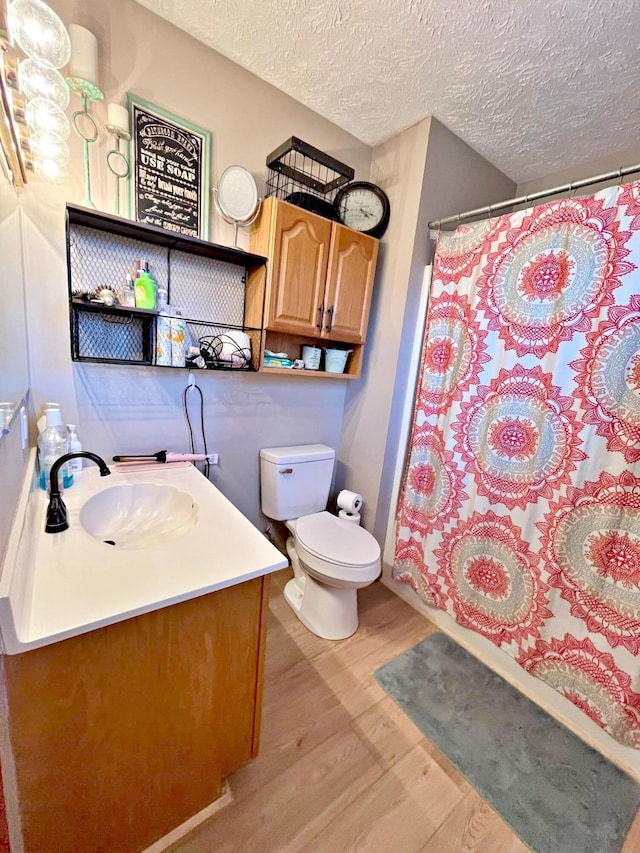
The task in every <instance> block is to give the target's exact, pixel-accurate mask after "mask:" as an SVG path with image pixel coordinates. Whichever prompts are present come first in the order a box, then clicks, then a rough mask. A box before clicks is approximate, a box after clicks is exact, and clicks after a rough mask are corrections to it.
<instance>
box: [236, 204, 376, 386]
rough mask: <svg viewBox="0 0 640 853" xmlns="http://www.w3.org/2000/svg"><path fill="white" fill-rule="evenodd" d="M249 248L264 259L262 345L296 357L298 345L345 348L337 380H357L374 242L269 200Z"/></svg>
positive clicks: (371, 282) (372, 277)
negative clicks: (343, 364) (346, 352)
mask: <svg viewBox="0 0 640 853" xmlns="http://www.w3.org/2000/svg"><path fill="white" fill-rule="evenodd" d="M251 250H252V251H253V252H260V253H262V254H264V255H266V256H267V258H268V269H267V291H266V299H265V308H264V328H265V329H266V334H265V335H264V336H263V339H264V343H263V348H266V349H270V350H272V351H276V352H279V351H285V352H288V353H289V355H290V356H291V357H292V358H297V357H299V355H300V347H301V346H302V345H303V344H315V345H317V346H323V347H327V346H331V345H332V344H334V343H335V344H344V345H350V347H351V348H352V349H353V352H352V354H351V356H350V359H349V361H348V364H347V373H346V374H344V375H346V376H347V377H351V378H356V377H357V376H359V375H360V366H361V361H362V345H363V344H364V343H365V340H366V337H367V325H368V322H369V311H370V308H371V297H372V294H373V285H374V280H375V272H376V262H377V258H378V241H377V240H375V239H374V238H373V237H368V236H367V235H366V234H361V233H360V232H358V231H353V230H352V229H351V228H347V227H345V226H344V225H340V224H339V223H337V222H331V221H330V220H328V219H324V218H323V217H321V216H317V215H316V214H314V213H309V212H308V211H306V210H303V209H301V208H299V207H296V206H294V205H292V204H288V203H287V202H284V201H280V200H279V199H276V198H273V197H272V198H268V199H266V200H265V202H264V205H263V209H262V213H261V215H260V218H259V220H258V222H257V223H256V225H255V226H254V227H253V230H252V235H251ZM351 345H352V346H351ZM265 370H269V371H271V370H278V369H277V368H265ZM278 372H290V371H279V370H278ZM305 375H316V376H317V375H322V376H338V377H342V376H343V374H332V373H324V372H320V373H319V372H318V371H306V373H305Z"/></svg>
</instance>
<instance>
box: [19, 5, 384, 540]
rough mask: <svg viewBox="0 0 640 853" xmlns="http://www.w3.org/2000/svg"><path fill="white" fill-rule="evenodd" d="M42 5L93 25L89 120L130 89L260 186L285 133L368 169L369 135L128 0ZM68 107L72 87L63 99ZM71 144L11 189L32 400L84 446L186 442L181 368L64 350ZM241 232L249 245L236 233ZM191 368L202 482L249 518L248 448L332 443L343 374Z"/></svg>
mask: <svg viewBox="0 0 640 853" xmlns="http://www.w3.org/2000/svg"><path fill="white" fill-rule="evenodd" d="M50 5H51V6H52V7H53V8H54V9H55V10H56V11H57V12H58V14H59V15H60V16H61V17H62V19H63V20H64V21H65V23H66V24H69V23H80V24H82V25H83V26H86V27H88V28H89V29H91V30H92V31H93V32H95V34H96V35H97V37H98V40H99V45H100V83H101V86H102V89H103V91H104V94H105V101H104V103H99V104H97V105H94V106H93V107H92V109H93V110H94V113H95V115H96V117H97V118H98V120H99V122H103V121H104V120H105V119H106V105H107V104H108V103H109V102H114V101H116V102H120V103H122V102H124V96H125V93H126V92H127V91H132V92H135V93H136V94H138V95H140V96H142V97H144V98H146V99H148V100H149V101H151V102H152V103H155V104H158V105H160V106H162V107H165V108H166V109H168V110H170V111H171V112H174V113H176V114H177V115H180V116H183V117H185V118H188V119H190V120H192V121H194V122H196V123H197V124H199V125H201V126H202V127H205V128H207V129H209V130H211V132H212V135H213V140H212V142H213V156H212V179H213V180H214V181H215V178H216V177H217V175H218V174H220V172H221V171H222V170H223V169H224V168H226V166H228V165H229V164H231V163H240V164H242V165H244V166H245V167H246V168H248V169H249V170H250V171H251V172H252V173H254V174H255V175H256V177H257V178H258V181H259V183H260V184H261V185H262V186H264V179H265V178H266V172H267V170H266V166H265V160H266V157H267V155H268V154H269V153H270V151H272V150H273V149H274V148H276V147H277V146H278V145H279V144H281V143H282V142H284V141H285V140H286V139H287V138H288V137H289V136H292V135H295V136H299V137H301V138H302V139H304V140H305V141H308V142H310V143H311V144H313V145H315V146H316V147H318V148H320V149H322V150H325V151H327V152H328V153H330V154H332V155H333V156H335V157H337V158H339V159H341V160H344V161H345V162H347V163H349V164H350V165H351V166H353V167H354V168H355V170H356V175H357V176H359V177H367V176H368V173H369V165H370V158H371V149H370V148H369V147H368V146H366V145H364V144H363V143H361V142H359V141H358V140H356V139H355V138H354V137H352V136H350V135H349V134H348V133H346V132H344V131H343V130H341V129H340V128H338V127H336V126H335V125H333V124H331V123H330V122H328V121H326V120H325V119H323V118H322V117H321V116H319V115H317V114H316V113H314V112H312V111H311V110H309V109H308V108H306V107H304V106H302V105H301V104H299V103H297V102H296V101H294V100H293V99H291V98H289V97H288V96H287V95H284V94H283V93H281V92H279V91H278V90H276V89H274V88H273V87H272V86H270V85H268V84H266V83H264V82H262V81H261V80H259V79H258V78H257V77H255V76H254V75H252V74H250V73H249V72H247V71H245V70H243V69H242V68H240V67H239V66H237V65H235V64H234V63H233V62H230V61H229V60H227V59H225V58H224V57H222V56H220V55H219V54H217V53H215V52H214V51H212V50H211V49H210V48H208V47H206V46H204V45H203V44H201V43H200V42H198V41H197V40H195V39H193V38H192V37H190V36H188V35H186V34H185V33H183V32H182V31H180V30H178V29H177V28H175V27H173V26H172V25H171V24H168V23H167V22H166V21H164V20H162V19H160V18H158V17H157V16H155V15H154V14H152V13H151V12H149V11H147V10H146V9H143V8H142V7H141V6H138V4H137V3H135V2H133V0H112V2H110V3H96V2H76V0H50ZM72 98H73V96H72ZM77 107H78V100H77V98H76V100H75V103H72V105H71V107H70V109H69V112H71V109H77ZM111 141H112V138H111V137H108V136H107V134H106V133H104V132H103V133H102V134H101V139H100V142H99V144H97V145H94V146H92V149H91V169H92V194H93V198H94V201H95V202H96V204H97V206H98V207H99V208H100V209H105V210H107V211H109V212H112V198H113V185H112V179H111V176H110V174H109V173H108V171H107V169H106V166H105V162H104V155H105V153H106V150H108V149H107V142H111ZM71 147H72V163H71V173H70V182H69V183H68V184H66V185H63V186H61V187H47V186H45V185H43V184H41V183H36V182H32V183H31V184H30V185H29V187H28V189H27V191H25V192H23V193H22V194H21V205H22V208H23V211H24V214H25V247H26V257H27V260H26V278H27V294H28V313H29V340H30V353H31V367H32V369H31V387H32V395H33V400H34V404H35V406H36V410H37V409H38V407H39V406H40V405H41V404H42V403H43V402H45V401H47V400H57V401H59V402H60V403H61V404H62V406H63V413H64V416H65V417H66V418H67V420H70V421H73V422H75V423H78V425H79V433H80V437H81V439H82V441H83V444H84V447H85V448H86V449H91V450H93V451H95V452H97V453H99V454H102V455H104V456H105V457H108V456H111V455H112V454H113V453H116V452H118V451H119V452H123V451H129V452H139V453H141V452H152V451H155V450H160V449H164V448H168V449H171V450H179V451H180V450H187V449H188V434H187V429H186V425H185V422H184V419H183V415H182V391H183V388H184V387H185V385H186V380H187V373H186V372H185V371H167V370H154V369H153V368H136V367H126V366H120V365H117V366H115V365H79V364H73V363H72V362H71V358H70V345H69V321H68V308H67V273H66V255H65V238H64V209H65V203H66V201H67V199H69V200H71V201H74V202H76V203H77V202H81V200H82V198H83V195H84V193H83V179H82V178H83V173H82V150H81V146H80V143H79V140H78V139H76V138H74V137H72V139H71ZM211 220H212V221H211V234H210V237H211V239H213V240H214V241H217V242H220V243H223V244H226V245H231V243H232V239H233V238H232V228H231V226H228V225H226V224H225V223H223V222H221V221H220V220H219V219H217V218H216V217H215V215H214V214H213V212H212V216H211ZM240 242H241V245H243V246H245V247H246V246H248V235H247V234H246V233H245V234H241V237H240ZM126 272H127V270H123V277H124V275H125V274H126ZM96 284H98V282H96ZM197 380H198V382H199V383H200V385H201V387H202V390H203V393H204V395H205V403H206V427H207V437H208V440H209V446H210V449H211V451H215V452H218V453H219V454H220V466H219V468H217V469H215V470H214V475H213V479H214V482H216V484H217V485H218V486H219V487H220V489H221V490H222V491H223V492H224V493H225V494H226V495H227V496H228V497H229V498H230V499H231V500H232V501H233V502H234V503H235V504H236V505H237V506H238V507H239V508H240V509H241V510H242V511H243V512H244V513H245V514H246V515H247V517H248V518H250V519H251V521H253V522H254V523H256V524H258V525H259V526H264V521H263V519H262V518H261V515H260V512H259V488H258V450H259V448H260V447H263V446H270V445H271V446H273V445H278V444H288V443H296V444H297V443H304V442H323V443H327V444H329V445H331V446H333V447H335V448H337V447H338V444H339V439H340V434H341V429H342V415H343V408H344V394H345V385H346V380H331V379H316V378H313V379H309V378H307V379H306V380H305V378H304V377H299V376H294V375H292V376H291V377H289V376H285V377H275V376H270V377H265V376H262V375H260V376H256V375H252V376H249V375H243V376H238V375H235V374H232V375H230V374H226V373H225V374H222V373H215V372H201V373H198V374H197ZM190 396H191V398H193V399H194V398H195V395H193V394H191V395H190Z"/></svg>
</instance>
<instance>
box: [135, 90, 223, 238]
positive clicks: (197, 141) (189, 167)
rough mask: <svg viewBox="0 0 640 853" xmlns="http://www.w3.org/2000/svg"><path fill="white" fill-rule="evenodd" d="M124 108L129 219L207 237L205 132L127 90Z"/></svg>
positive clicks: (208, 150) (208, 158) (207, 149)
mask: <svg viewBox="0 0 640 853" xmlns="http://www.w3.org/2000/svg"><path fill="white" fill-rule="evenodd" d="M127 107H128V109H129V114H130V117H131V170H130V178H129V181H130V198H131V212H132V218H133V219H135V220H136V221H137V222H144V223H146V224H147V225H155V226H157V227H158V228H162V229H163V230H165V231H174V232H176V233H177V234H187V235H190V236H192V237H200V238H201V239H202V240H208V239H209V163H210V161H211V134H210V133H209V131H208V130H204V129H203V128H201V127H198V126H197V125H195V124H193V123H192V122H190V121H187V120H186V119H182V118H179V117H178V116H175V115H172V114H171V113H169V112H167V111H166V110H163V109H161V108H160V107H156V106H154V105H153V104H150V103H149V102H148V101H145V100H143V99H142V98H139V97H138V96H137V95H133V94H131V93H130V92H129V93H128V94H127Z"/></svg>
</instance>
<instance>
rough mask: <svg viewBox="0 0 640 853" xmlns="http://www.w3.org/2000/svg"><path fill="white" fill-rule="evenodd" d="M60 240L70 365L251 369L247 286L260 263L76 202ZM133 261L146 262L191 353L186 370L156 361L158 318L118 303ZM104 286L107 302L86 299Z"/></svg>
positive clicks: (253, 349)
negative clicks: (66, 284)
mask: <svg viewBox="0 0 640 853" xmlns="http://www.w3.org/2000/svg"><path fill="white" fill-rule="evenodd" d="M66 236H67V272H68V282H69V321H70V332H71V357H72V359H73V361H79V362H95V363H108V364H126V365H145V366H157V367H173V369H176V368H179V367H183V366H186V367H188V368H189V369H192V368H193V367H198V366H202V364H204V366H205V367H206V368H207V369H214V370H255V369H257V366H258V363H259V355H260V348H261V342H262V330H261V328H259V327H258V326H257V325H248V324H247V323H246V284H247V278H248V276H250V275H251V274H253V273H255V272H256V271H261V270H263V268H264V266H265V264H266V261H267V259H266V258H264V257H263V256H261V255H255V254H252V253H251V252H244V251H242V250H240V249H234V248H231V247H228V246H219V245H217V244H215V243H209V242H206V241H204V240H199V239H197V238H195V237H186V236H183V235H178V234H174V233H172V232H165V231H163V230H162V229H160V228H156V227H154V226H150V225H142V224H141V223H139V222H132V221H131V220H128V219H122V218H121V217H117V216H111V215H110V214H106V213H101V212H98V211H93V210H89V209H87V208H83V207H79V206H77V205H67V227H66ZM139 259H145V260H147V261H148V262H149V268H150V270H151V274H152V275H153V277H154V278H155V280H156V284H157V286H158V288H164V289H165V290H166V291H167V293H168V302H169V305H170V309H169V310H168V312H167V316H168V317H171V316H175V317H177V316H180V318H181V320H182V321H183V323H184V328H185V337H186V349H187V353H188V349H189V346H192V347H194V350H195V351H194V352H193V358H192V359H187V361H186V364H185V365H169V364H157V363H156V362H157V361H158V357H157V347H156V343H157V336H158V324H159V318H160V317H161V316H163V315H161V314H160V313H159V312H157V311H151V310H147V309H142V308H133V307H129V306H126V305H123V304H122V302H123V296H124V285H125V281H126V277H127V275H131V276H133V275H134V273H135V266H136V261H138V260H139ZM105 288H106V289H107V290H108V291H110V292H111V293H112V294H113V298H114V300H115V302H114V304H113V305H108V304H105V303H104V302H97V301H90V300H91V298H92V297H94V298H95V297H96V295H97V294H98V293H99V291H100V290H103V289H105ZM262 307H263V306H260V307H259V316H260V317H261V312H262ZM254 316H256V315H255V310H254ZM258 322H260V319H259V320H258ZM239 335H240V338H239V337H238V336H239ZM238 340H240V345H238V347H237V352H236V351H235V349H234V346H235V343H234V342H237V341H238ZM201 341H204V343H203V344H201ZM198 354H199V355H200V356H201V359H202V361H200V362H198V361H197V360H196V359H197V355H198Z"/></svg>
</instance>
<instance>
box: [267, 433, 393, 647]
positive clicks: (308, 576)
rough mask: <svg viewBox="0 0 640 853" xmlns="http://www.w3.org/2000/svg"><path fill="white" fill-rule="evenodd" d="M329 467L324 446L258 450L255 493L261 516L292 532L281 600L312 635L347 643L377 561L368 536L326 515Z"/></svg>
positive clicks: (376, 550) (375, 547)
mask: <svg viewBox="0 0 640 853" xmlns="http://www.w3.org/2000/svg"><path fill="white" fill-rule="evenodd" d="M334 462H335V451H334V450H333V449H332V448H331V447H327V445H325V444H302V445H291V446H288V447H267V448H263V449H262V450H261V451H260V494H261V506H262V511H263V513H264V514H265V515H266V516H267V517H268V518H271V519H273V520H275V521H284V522H285V524H286V526H287V527H288V529H289V531H290V532H291V534H292V535H291V536H290V537H289V539H288V540H287V553H288V555H289V559H290V560H291V565H292V566H293V573H294V577H293V580H291V581H289V583H288V584H287V585H286V587H285V591H284V596H285V599H286V601H287V602H288V604H289V605H290V606H291V607H292V609H293V611H294V613H295V614H296V616H297V617H298V619H300V621H301V622H302V624H303V625H305V626H306V627H307V628H308V629H309V630H310V631H313V633H314V634H317V635H318V636H319V637H323V638H324V639H326V640H344V639H346V638H347V637H350V636H351V635H352V634H353V633H355V631H356V630H357V628H358V598H357V592H358V590H359V589H362V587H365V586H368V585H369V584H371V583H373V582H374V581H375V580H376V578H378V576H379V575H380V569H381V562H380V546H379V545H378V543H377V542H376V540H375V539H374V538H373V536H372V535H371V534H370V533H369V532H368V531H367V530H364V529H363V528H362V527H360V526H359V525H358V524H355V523H353V522H352V521H347V520H345V519H344V518H338V517H337V516H335V515H332V514H331V513H329V512H326V510H325V507H326V505H327V500H328V498H329V489H330V487H331V481H332V477H333V466H334Z"/></svg>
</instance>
